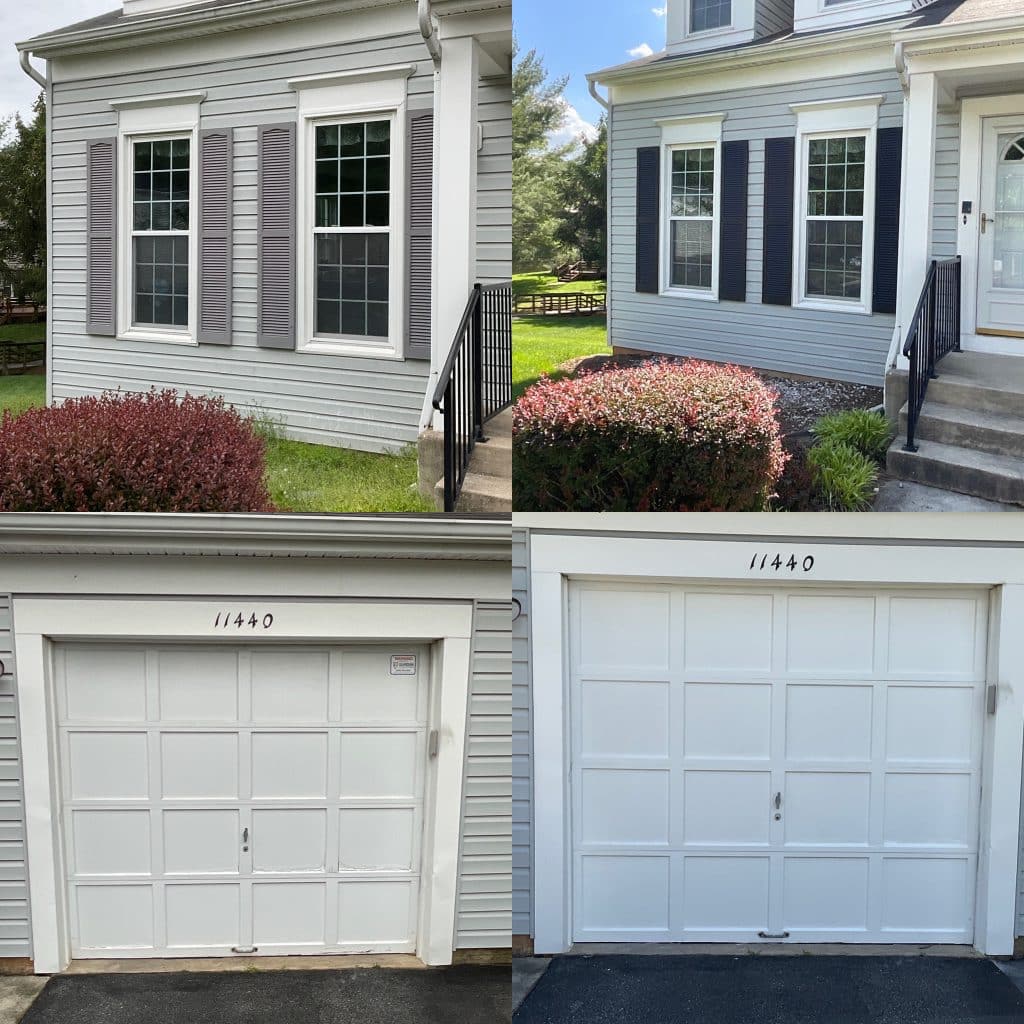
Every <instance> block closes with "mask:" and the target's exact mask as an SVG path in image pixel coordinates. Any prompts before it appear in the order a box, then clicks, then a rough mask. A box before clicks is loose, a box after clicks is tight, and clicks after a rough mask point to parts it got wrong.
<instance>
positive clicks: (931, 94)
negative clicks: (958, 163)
mask: <svg viewBox="0 0 1024 1024" xmlns="http://www.w3.org/2000/svg"><path fill="white" fill-rule="evenodd" d="M937 97H938V82H937V81H936V78H935V75H934V74H932V73H928V74H918V75H913V76H912V77H911V79H910V93H909V95H908V97H907V103H906V105H905V109H906V123H905V125H904V133H905V136H906V138H905V147H906V154H907V160H906V163H905V165H904V167H903V251H902V254H901V259H900V288H899V294H900V301H899V317H900V319H899V322H900V327H901V337H900V343H899V344H900V349H901V350H902V347H903V344H904V342H905V341H906V334H907V329H908V328H909V327H910V321H911V320H912V319H913V316H914V309H915V307H916V306H917V300H918V299H919V298H920V297H921V289H922V288H923V287H924V278H925V274H926V272H927V269H928V262H929V260H930V259H931V253H932V203H933V190H934V178H935V121H936V117H937V114H938V104H937ZM901 359H902V357H901ZM902 362H903V364H905V362H906V361H905V360H902Z"/></svg>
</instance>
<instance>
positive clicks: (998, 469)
mask: <svg viewBox="0 0 1024 1024" xmlns="http://www.w3.org/2000/svg"><path fill="white" fill-rule="evenodd" d="M938 373H939V376H938V378H936V379H935V380H932V381H931V382H930V383H929V385H928V392H927V395H926V397H925V402H924V408H923V409H922V410H921V415H920V417H919V419H918V423H917V436H916V438H915V444H916V445H917V446H918V450H917V451H916V452H907V451H904V450H903V445H904V444H905V443H906V431H907V405H906V403H904V404H903V407H902V408H901V409H900V413H899V436H898V437H897V438H896V440H895V441H894V442H893V444H892V447H891V448H890V449H889V455H888V459H887V468H888V470H889V472H890V473H891V474H892V475H893V476H895V477H899V478H900V479H903V480H913V481H915V482H917V483H922V484H929V485H931V486H933V487H942V488H944V489H946V490H950V491H957V492H959V493H961V494H971V495H974V496H975V497H978V498H987V499H989V500H990V501H1003V502H1012V503H1014V504H1018V505H1024V358H1021V359H1018V358H1016V357H1014V356H996V355H986V354H982V353H979V352H953V353H950V355H948V356H946V358H945V359H943V360H942V362H941V363H940V364H939V366H938Z"/></svg>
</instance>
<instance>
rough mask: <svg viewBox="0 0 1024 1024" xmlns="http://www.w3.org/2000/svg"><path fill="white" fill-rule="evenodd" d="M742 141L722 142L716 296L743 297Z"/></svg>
mask: <svg viewBox="0 0 1024 1024" xmlns="http://www.w3.org/2000/svg"><path fill="white" fill-rule="evenodd" d="M749 159H750V144H749V143H748V142H747V141H746V140H741V141H736V142H723V143H722V198H721V200H720V203H721V217H720V234H721V238H720V242H719V254H718V297H719V298H720V299H730V300H732V301H734V302H746V300H747V166H748V164H749Z"/></svg>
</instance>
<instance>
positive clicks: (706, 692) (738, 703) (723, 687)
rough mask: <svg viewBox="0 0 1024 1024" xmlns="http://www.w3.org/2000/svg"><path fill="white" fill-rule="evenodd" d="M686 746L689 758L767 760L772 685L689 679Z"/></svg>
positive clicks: (686, 694) (686, 710)
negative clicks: (695, 681)
mask: <svg viewBox="0 0 1024 1024" xmlns="http://www.w3.org/2000/svg"><path fill="white" fill-rule="evenodd" d="M684 702H685V706H684V710H683V748H684V753H685V756H686V757H687V758H688V759H693V758H700V759H726V760H732V759H741V760H767V759H768V758H769V757H770V756H771V704H772V689H771V686H770V685H766V684H764V683H686V684H685V687H684Z"/></svg>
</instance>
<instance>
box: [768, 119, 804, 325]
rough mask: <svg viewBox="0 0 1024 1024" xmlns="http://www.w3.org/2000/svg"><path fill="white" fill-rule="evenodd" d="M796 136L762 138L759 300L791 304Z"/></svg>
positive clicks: (773, 304)
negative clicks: (761, 260) (762, 216)
mask: <svg viewBox="0 0 1024 1024" xmlns="http://www.w3.org/2000/svg"><path fill="white" fill-rule="evenodd" d="M795 158H796V140H795V139H794V138H793V137H792V136H787V137H785V138H781V139H765V141H764V263H763V268H762V271H761V301H762V302H763V303H764V304H765V305H766V306H791V305H793V171H794V164H795Z"/></svg>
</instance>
